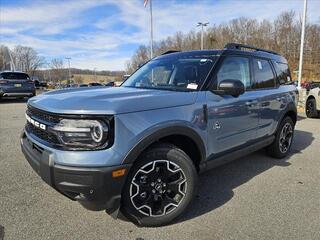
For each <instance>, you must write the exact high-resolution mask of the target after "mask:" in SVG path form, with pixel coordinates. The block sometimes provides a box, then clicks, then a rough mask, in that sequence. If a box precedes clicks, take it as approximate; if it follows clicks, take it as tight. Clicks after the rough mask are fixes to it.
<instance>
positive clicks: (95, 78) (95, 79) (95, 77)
mask: <svg viewBox="0 0 320 240" xmlns="http://www.w3.org/2000/svg"><path fill="white" fill-rule="evenodd" d="M96 70H97V68H94V69H93V71H94V81H95V82H97V72H96Z"/></svg>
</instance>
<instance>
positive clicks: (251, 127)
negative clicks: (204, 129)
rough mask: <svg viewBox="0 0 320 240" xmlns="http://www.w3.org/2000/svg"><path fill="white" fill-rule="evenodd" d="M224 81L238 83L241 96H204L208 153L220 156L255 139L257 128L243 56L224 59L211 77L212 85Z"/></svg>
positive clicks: (210, 93) (208, 94)
mask: <svg viewBox="0 0 320 240" xmlns="http://www.w3.org/2000/svg"><path fill="white" fill-rule="evenodd" d="M226 79H234V80H240V81H242V82H243V84H244V85H245V88H246V90H245V93H244V94H242V95H240V96H238V97H233V96H221V95H216V94H214V93H212V92H210V91H208V92H207V93H206V99H207V106H208V152H209V154H210V155H218V154H222V153H223V152H225V151H229V150H232V149H234V148H236V147H239V146H241V145H244V144H246V143H248V142H249V141H251V140H253V139H255V138H256V130H257V126H258V109H257V104H258V101H257V96H256V94H255V93H254V91H252V87H251V85H252V82H251V73H250V59H249V58H248V57H245V56H226V57H225V58H224V60H223V62H222V65H221V67H220V68H219V70H218V72H217V74H216V76H214V79H213V82H214V85H217V86H218V85H219V82H221V81H223V80H226Z"/></svg>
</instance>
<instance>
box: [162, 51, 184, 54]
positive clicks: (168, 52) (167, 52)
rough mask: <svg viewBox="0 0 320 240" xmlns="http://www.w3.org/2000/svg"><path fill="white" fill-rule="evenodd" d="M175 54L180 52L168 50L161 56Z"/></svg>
mask: <svg viewBox="0 0 320 240" xmlns="http://www.w3.org/2000/svg"><path fill="white" fill-rule="evenodd" d="M176 52H180V51H178V50H169V51H166V52H164V53H162V54H161V55H166V54H170V53H176Z"/></svg>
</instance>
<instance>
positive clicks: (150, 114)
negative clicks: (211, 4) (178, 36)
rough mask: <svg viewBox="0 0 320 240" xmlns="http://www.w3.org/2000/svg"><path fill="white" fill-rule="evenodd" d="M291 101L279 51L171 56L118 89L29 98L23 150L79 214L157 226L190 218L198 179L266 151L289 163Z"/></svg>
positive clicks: (235, 47)
mask: <svg viewBox="0 0 320 240" xmlns="http://www.w3.org/2000/svg"><path fill="white" fill-rule="evenodd" d="M246 49H249V51H247V50H246ZM297 94H298V91H297V89H296V87H295V85H294V84H292V82H291V76H290V71H289V67H288V62H287V60H286V59H285V58H284V57H282V56H281V55H279V54H277V53H275V52H271V51H268V50H263V49H259V48H255V47H251V46H245V45H240V44H227V45H226V47H225V49H223V50H203V51H188V52H171V53H166V54H163V55H161V56H158V57H156V58H154V59H152V60H151V61H149V62H148V63H146V64H145V65H143V66H142V67H141V68H139V69H138V70H137V71H136V72H135V73H134V74H133V75H132V76H130V77H129V78H128V79H127V80H126V81H125V82H124V83H123V84H122V85H121V86H120V87H108V88H107V87H105V88H102V87H100V88H99V87H96V88H91V89H90V88H87V89H69V90H66V89H64V90H58V91H53V92H48V93H44V94H41V95H38V96H37V97H35V98H32V99H30V100H29V102H28V106H27V111H26V125H25V128H24V132H23V133H22V135H21V146H22V151H23V153H24V155H25V157H26V159H27V160H28V162H29V163H30V165H31V166H32V167H33V169H34V170H35V172H36V173H37V174H38V175H40V176H41V178H42V180H43V181H45V182H46V183H47V184H49V185H50V186H52V187H53V188H55V189H56V190H57V191H58V192H59V193H61V194H63V195H65V196H66V197H68V198H70V199H73V200H76V201H78V202H79V203H81V204H82V205H83V206H84V207H85V208H87V209H90V210H105V211H106V212H107V213H109V214H111V215H112V216H114V217H117V216H118V214H119V211H121V212H122V213H123V214H124V215H125V216H126V217H128V218H129V219H130V220H132V221H134V222H135V223H136V224H139V225H141V226H160V225H165V224H168V223H169V222H170V221H172V220H173V219H175V218H176V217H178V216H179V215H181V214H182V213H183V212H185V211H187V210H188V208H189V206H190V205H189V204H190V202H191V200H192V199H193V198H194V197H195V196H196V190H197V189H198V185H197V179H198V174H201V173H202V172H203V171H205V170H208V169H211V168H213V167H216V166H218V165H221V164H223V163H226V162H229V161H231V160H233V159H235V158H239V157H243V156H245V155H246V154H249V153H252V152H254V151H257V150H259V149H262V148H267V153H268V154H270V155H271V156H272V157H275V158H284V157H286V156H288V154H289V153H290V148H291V144H292V141H293V136H294V128H295V123H296V121H297V108H296V104H297ZM257 160H259V159H257ZM264 161H265V160H264ZM270 161H271V162H272V163H271V164H274V160H271V159H270ZM278 163H279V165H281V163H283V162H281V161H280V162H278ZM269 164H270V163H269ZM247 167H248V166H247ZM251 167H252V166H251ZM249 168H250V166H249ZM26 171H27V169H26ZM28 180H29V179H26V181H28ZM265 181H266V183H265V184H266V185H267V184H273V183H274V182H275V181H276V180H275V179H266V180H265ZM267 181H269V183H268V182H267ZM222 188H223V186H222V187H221V189H222ZM221 189H220V190H221ZM216 190H217V189H212V191H216ZM220 190H219V189H218V191H217V193H216V194H217V199H219V197H221V196H219V194H220V195H221V191H220ZM219 191H220V192H219ZM52 196H53V194H52ZM26 197H28V195H26ZM243 197H248V196H243ZM197 200H199V199H197ZM254 200H255V199H250V201H254ZM56 201H60V198H59V200H56ZM62 204H64V202H62ZM248 204H249V202H248ZM250 204H251V203H250ZM189 209H190V208H189ZM70 211H72V209H70ZM194 211H201V210H200V209H196V210H194ZM68 214H70V213H68ZM73 214H76V213H73ZM230 214H232V212H231V213H230Z"/></svg>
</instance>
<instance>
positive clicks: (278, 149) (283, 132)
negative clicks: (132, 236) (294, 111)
mask: <svg viewBox="0 0 320 240" xmlns="http://www.w3.org/2000/svg"><path fill="white" fill-rule="evenodd" d="M293 135H294V123H293V121H292V119H291V118H290V117H285V118H284V119H283V120H282V122H281V123H280V125H279V127H278V130H277V132H276V135H275V139H274V141H273V143H272V144H271V145H270V146H269V147H267V152H268V154H269V155H270V156H271V157H274V158H284V157H286V156H287V155H288V153H289V151H290V149H291V145H292V140H293Z"/></svg>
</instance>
